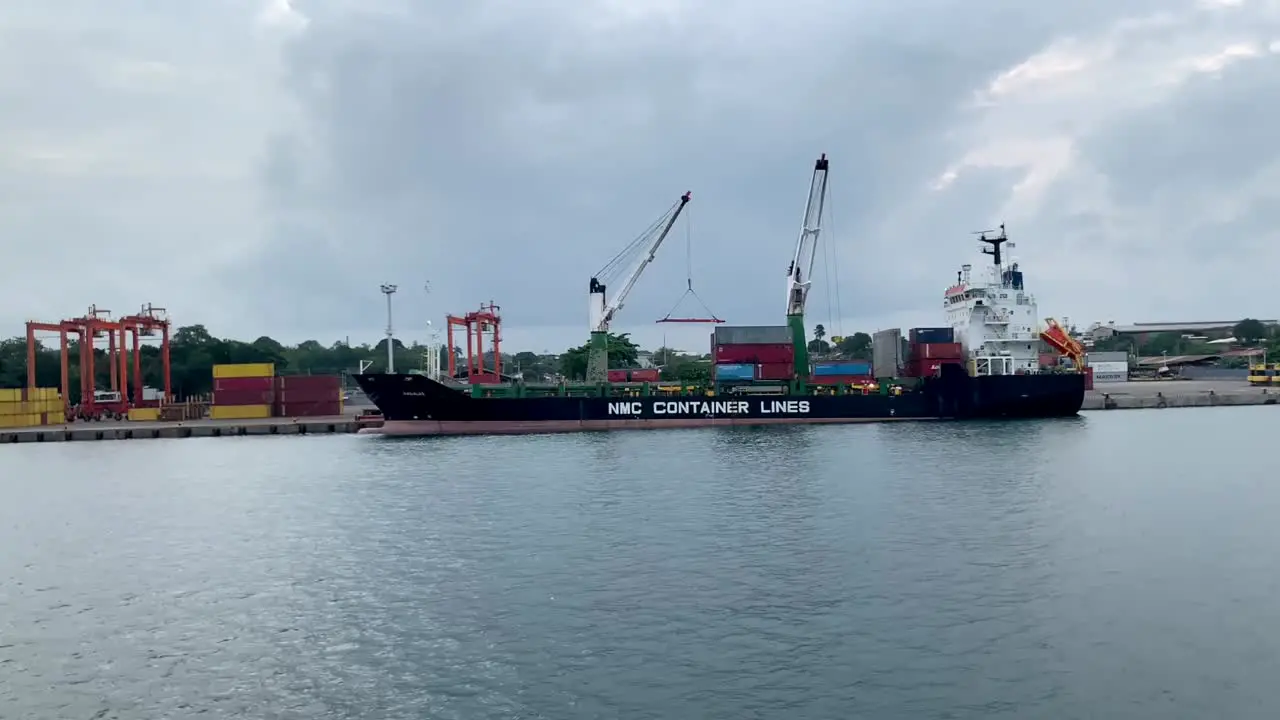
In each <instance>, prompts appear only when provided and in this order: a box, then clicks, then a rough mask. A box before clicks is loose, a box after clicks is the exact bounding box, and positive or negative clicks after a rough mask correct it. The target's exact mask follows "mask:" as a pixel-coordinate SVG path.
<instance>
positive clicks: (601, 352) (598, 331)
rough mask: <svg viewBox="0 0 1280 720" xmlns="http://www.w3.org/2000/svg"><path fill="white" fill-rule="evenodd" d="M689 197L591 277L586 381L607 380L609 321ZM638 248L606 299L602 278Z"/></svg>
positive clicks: (616, 269) (615, 313)
mask: <svg viewBox="0 0 1280 720" xmlns="http://www.w3.org/2000/svg"><path fill="white" fill-rule="evenodd" d="M691 198H692V194H691V193H688V192H686V193H685V194H684V195H681V196H680V199H679V200H678V201H677V202H676V204H675V205H673V206H672V207H671V208H670V209H669V210H667V212H666V213H665V214H663V216H662V217H660V218H658V220H656V221H655V222H654V223H653V224H652V225H650V226H649V228H648V229H647V230H645V232H644V233H643V234H641V235H640V236H639V237H637V238H636V239H635V240H632V241H631V243H630V244H629V245H627V247H626V248H624V249H623V250H622V252H620V253H618V254H617V255H616V256H614V258H613V259H612V260H610V261H609V262H608V263H606V264H605V266H604V267H603V268H601V269H600V271H599V272H597V273H596V274H595V275H593V276H592V277H591V284H590V288H589V291H590V295H589V298H590V313H591V314H590V318H591V344H590V346H589V352H588V355H587V381H588V382H593V383H602V382H605V381H606V380H607V379H608V377H609V324H610V323H611V322H613V318H614V316H615V315H617V314H618V311H619V310H621V309H622V306H623V304H624V303H625V302H626V301H627V296H628V295H630V294H631V289H632V288H634V287H635V286H636V282H637V281H638V280H639V279H640V275H641V274H643V273H644V269H645V268H646V267H648V266H649V263H652V262H653V259H654V257H656V256H657V254H658V248H660V247H662V242H663V241H664V240H666V239H667V235H668V234H670V232H671V228H672V226H673V225H675V224H676V220H677V219H678V218H679V217H680V212H681V211H682V210H684V206H685V205H688V204H689V200H690V199H691ZM640 249H643V250H644V254H643V255H642V256H641V257H640V259H639V261H638V262H636V264H635V266H634V267H633V268H632V270H631V273H630V274H629V275H628V276H627V279H626V281H625V282H624V283H623V285H622V289H621V290H619V291H618V294H617V295H614V297H613V299H612V300H609V299H608V297H607V295H606V293H607V287H606V285H605V283H604V282H603V281H602V279H601V278H605V277H606V276H607V275H610V274H612V273H616V272H617V271H618V270H620V268H621V267H622V265H623V263H625V261H626V260H627V258H629V257H632V256H633V255H634V254H635V252H636V251H637V250H640Z"/></svg>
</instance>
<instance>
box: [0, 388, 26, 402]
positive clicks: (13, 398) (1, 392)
mask: <svg viewBox="0 0 1280 720" xmlns="http://www.w3.org/2000/svg"><path fill="white" fill-rule="evenodd" d="M21 400H22V388H0V403H11V402H20V401H21Z"/></svg>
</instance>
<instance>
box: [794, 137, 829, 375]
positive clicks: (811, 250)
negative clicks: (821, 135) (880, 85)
mask: <svg viewBox="0 0 1280 720" xmlns="http://www.w3.org/2000/svg"><path fill="white" fill-rule="evenodd" d="M827 165H828V163H827V155H826V153H823V154H822V156H821V157H819V158H818V160H817V162H815V163H814V166H813V179H812V180H811V181H810V182H809V201H808V202H807V203H806V204H805V208H804V219H803V220H802V221H801V224H800V237H799V239H798V240H796V252H795V256H794V257H793V258H792V260H791V265H790V267H788V268H787V326H788V327H789V328H791V343H792V345H794V346H795V379H796V380H797V381H800V380H803V379H804V378H807V377H808V376H809V335H808V332H807V331H806V330H805V326H804V308H805V302H806V301H807V300H808V299H809V287H810V286H811V285H812V283H813V281H812V277H813V264H814V260H815V259H816V258H817V251H818V234H819V233H820V232H821V231H822V208H823V205H824V204H825V203H826V198H827Z"/></svg>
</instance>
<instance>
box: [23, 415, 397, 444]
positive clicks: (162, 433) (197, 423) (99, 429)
mask: <svg viewBox="0 0 1280 720" xmlns="http://www.w3.org/2000/svg"><path fill="white" fill-rule="evenodd" d="M381 424H382V423H381V421H368V420H359V419H357V418H356V417H355V416H352V415H339V416H333V417H314V418H264V419H261V420H185V421H182V422H78V423H68V424H65V425H43V426H39V427H28V428H6V429H3V430H0V445H4V444H8V443H30V442H80V441H85V440H159V439H170V438H203V437H241V436H248V435H339V434H352V433H356V432H358V431H359V430H361V429H362V428H368V427H378V426H380V425H381Z"/></svg>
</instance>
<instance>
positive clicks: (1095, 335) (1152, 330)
mask: <svg viewBox="0 0 1280 720" xmlns="http://www.w3.org/2000/svg"><path fill="white" fill-rule="evenodd" d="M1238 322H1240V321H1239V320H1216V321H1208V322H1153V323H1133V324H1132V325H1117V324H1116V323H1114V322H1109V323H1107V324H1105V325H1104V324H1102V323H1097V324H1095V325H1093V326H1092V327H1090V328H1089V330H1088V331H1087V335H1088V339H1089V340H1091V341H1093V342H1096V341H1098V340H1105V339H1107V338H1112V337H1116V336H1118V335H1120V336H1129V337H1133V338H1135V339H1136V340H1137V341H1138V342H1139V343H1142V342H1146V341H1147V339H1148V338H1149V337H1150V336H1152V335H1158V334H1160V333H1179V334H1182V335H1197V336H1204V337H1209V338H1213V339H1219V338H1226V337H1230V336H1231V333H1232V332H1234V331H1235V327H1236V323H1238ZM1260 322H1261V323H1262V324H1263V325H1266V326H1267V327H1280V320H1261V321H1260Z"/></svg>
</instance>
